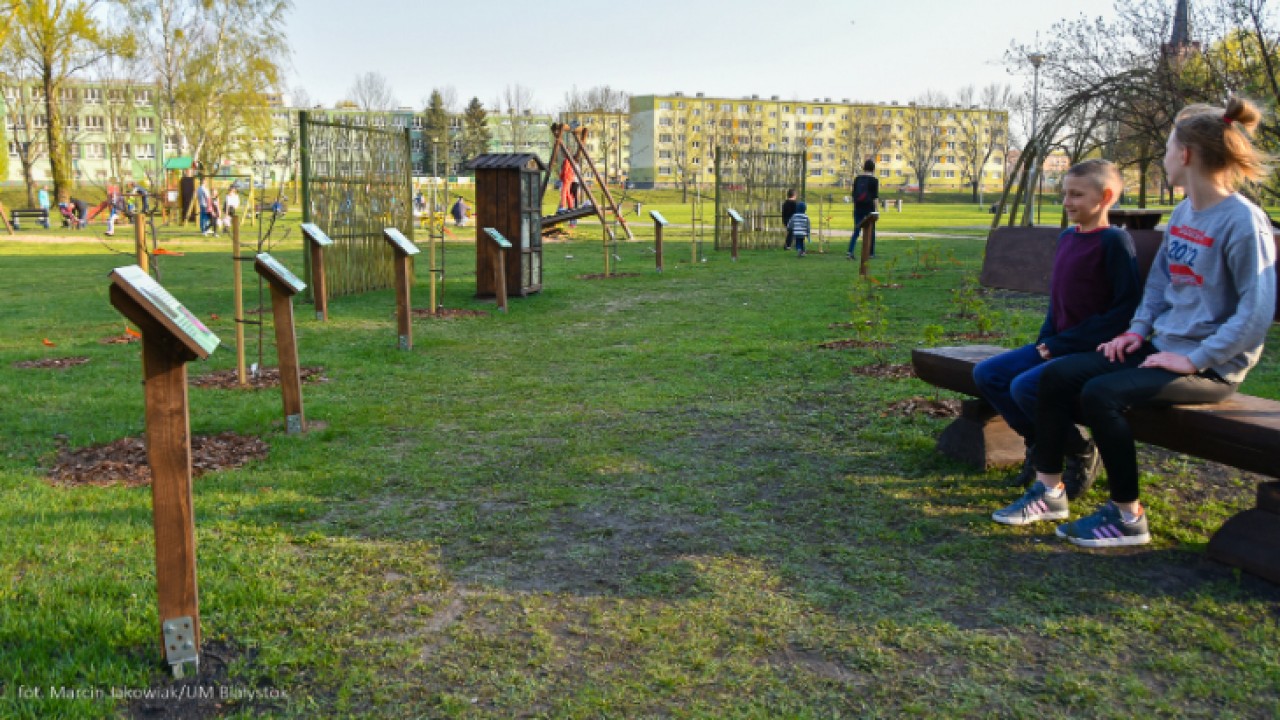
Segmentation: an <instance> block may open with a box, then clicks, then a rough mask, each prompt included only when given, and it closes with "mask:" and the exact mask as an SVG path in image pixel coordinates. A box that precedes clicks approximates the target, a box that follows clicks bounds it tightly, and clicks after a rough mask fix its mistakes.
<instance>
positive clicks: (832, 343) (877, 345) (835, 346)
mask: <svg viewBox="0 0 1280 720" xmlns="http://www.w3.org/2000/svg"><path fill="white" fill-rule="evenodd" d="M818 347H820V348H822V349H823V350H853V349H855V348H873V349H883V348H891V347H893V343H889V342H884V341H882V340H829V341H827V342H824V343H820V344H819V345H818Z"/></svg>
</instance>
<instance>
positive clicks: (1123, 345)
mask: <svg viewBox="0 0 1280 720" xmlns="http://www.w3.org/2000/svg"><path fill="white" fill-rule="evenodd" d="M1141 348H1142V338H1140V337H1138V336H1137V335H1134V334H1132V333H1125V334H1123V335H1117V336H1115V337H1114V338H1112V339H1110V340H1108V341H1107V342H1104V343H1102V344H1101V345H1099V346H1098V352H1100V353H1102V354H1103V355H1106V356H1107V359H1108V360H1110V361H1111V362H1123V361H1124V356H1125V355H1128V354H1129V353H1131V352H1136V351H1137V350H1139V349H1141Z"/></svg>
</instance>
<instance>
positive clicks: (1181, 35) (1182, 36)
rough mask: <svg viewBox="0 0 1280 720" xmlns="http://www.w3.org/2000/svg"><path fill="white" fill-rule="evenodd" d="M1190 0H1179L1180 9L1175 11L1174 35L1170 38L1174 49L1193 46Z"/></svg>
mask: <svg viewBox="0 0 1280 720" xmlns="http://www.w3.org/2000/svg"><path fill="white" fill-rule="evenodd" d="M1187 4H1188V0H1178V7H1177V8H1176V9H1175V10H1174V11H1173V34H1172V35H1171V36H1170V37H1169V45H1171V46H1172V47H1175V48H1176V47H1185V46H1187V45H1190V44H1191V23H1190V22H1189V21H1188V19H1187V16H1188V8H1187Z"/></svg>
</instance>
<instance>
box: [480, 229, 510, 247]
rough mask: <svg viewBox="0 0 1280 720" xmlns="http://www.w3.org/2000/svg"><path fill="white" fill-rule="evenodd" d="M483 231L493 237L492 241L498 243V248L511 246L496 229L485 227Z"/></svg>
mask: <svg viewBox="0 0 1280 720" xmlns="http://www.w3.org/2000/svg"><path fill="white" fill-rule="evenodd" d="M484 232H485V234H486V235H488V236H489V237H491V238H493V241H494V242H496V243H498V247H500V248H509V247H511V243H510V242H507V239H506V238H504V237H502V233H500V232H498V231H497V230H494V229H493V228H485V229H484Z"/></svg>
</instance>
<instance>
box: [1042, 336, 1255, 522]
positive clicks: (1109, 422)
mask: <svg viewBox="0 0 1280 720" xmlns="http://www.w3.org/2000/svg"><path fill="white" fill-rule="evenodd" d="M1157 352H1159V351H1158V350H1157V349H1156V348H1155V346H1153V345H1152V344H1151V343H1149V342H1148V343H1144V344H1143V346H1142V349H1140V350H1139V351H1138V352H1136V353H1133V354H1131V355H1129V356H1128V357H1126V358H1125V359H1124V361H1122V362H1111V361H1110V360H1108V359H1107V358H1106V356H1105V355H1103V354H1102V353H1100V352H1084V353H1079V354H1076V355H1069V356H1067V357H1064V358H1061V359H1059V360H1058V361H1056V362H1052V363H1049V365H1048V366H1047V367H1046V368H1045V371H1044V374H1043V375H1041V377H1040V402H1039V405H1038V406H1037V409H1036V446H1035V457H1034V461H1035V467H1036V470H1039V471H1040V472H1043V473H1050V474H1057V473H1061V472H1062V456H1063V452H1064V443H1066V442H1068V438H1071V437H1073V435H1074V431H1073V428H1072V425H1074V423H1075V421H1076V411H1077V409H1078V410H1079V418H1080V421H1081V422H1083V423H1084V424H1085V425H1086V426H1088V428H1089V430H1090V432H1092V434H1093V441H1094V442H1095V443H1096V444H1097V446H1098V452H1099V454H1101V455H1102V464H1103V466H1104V467H1106V469H1107V480H1108V482H1109V483H1110V485H1111V499H1112V500H1114V501H1115V502H1134V501H1136V500H1137V499H1138V458H1137V450H1136V449H1135V447H1134V441H1133V430H1132V428H1130V426H1129V421H1128V420H1127V419H1126V418H1125V416H1124V413H1125V411H1126V410H1128V409H1129V408H1131V407H1133V406H1135V405H1151V404H1155V405H1175V404H1184V403H1185V404H1194V403H1214V402H1219V401H1221V400H1225V399H1226V398H1227V397H1229V396H1230V395H1231V394H1232V393H1234V392H1235V390H1236V386H1235V384H1234V383H1230V382H1227V381H1226V380H1223V379H1222V378H1221V377H1219V376H1218V374H1217V373H1215V372H1213V371H1212V370H1206V371H1205V372H1202V373H1198V374H1195V375H1179V374H1177V373H1174V372H1169V371H1168V370H1160V369H1156V368H1140V367H1138V366H1139V365H1141V364H1142V361H1143V360H1144V359H1146V358H1147V356H1149V355H1152V354H1154V353H1157Z"/></svg>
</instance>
